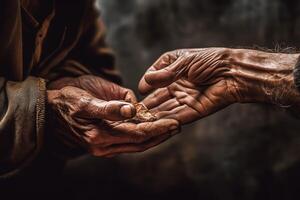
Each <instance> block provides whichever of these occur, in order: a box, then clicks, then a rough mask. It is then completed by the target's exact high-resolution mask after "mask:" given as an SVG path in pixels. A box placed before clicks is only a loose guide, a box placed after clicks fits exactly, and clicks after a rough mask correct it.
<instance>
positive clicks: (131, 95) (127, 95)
mask: <svg viewBox="0 0 300 200" xmlns="http://www.w3.org/2000/svg"><path fill="white" fill-rule="evenodd" d="M124 100H125V101H126V102H129V103H133V104H135V103H137V98H136V96H135V94H134V92H133V91H132V90H127V91H126V93H125V98H124Z"/></svg>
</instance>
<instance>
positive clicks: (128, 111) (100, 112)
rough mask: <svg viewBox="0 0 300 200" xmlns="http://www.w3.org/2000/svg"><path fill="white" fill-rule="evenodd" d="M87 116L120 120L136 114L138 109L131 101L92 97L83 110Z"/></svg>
mask: <svg viewBox="0 0 300 200" xmlns="http://www.w3.org/2000/svg"><path fill="white" fill-rule="evenodd" d="M83 113H84V115H85V117H88V118H95V119H106V120H111V121H120V120H126V119H130V118H132V117H134V116H135V114H136V109H135V107H134V106H133V105H132V104H131V103H127V102H123V101H103V100H99V99H92V100H91V102H90V103H89V104H88V105H87V106H85V108H84V111H83Z"/></svg>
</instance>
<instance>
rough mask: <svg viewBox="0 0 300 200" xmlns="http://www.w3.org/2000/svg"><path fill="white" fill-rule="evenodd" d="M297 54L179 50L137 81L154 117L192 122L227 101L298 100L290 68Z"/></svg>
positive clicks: (169, 53) (288, 101)
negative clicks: (145, 95) (154, 114)
mask: <svg viewBox="0 0 300 200" xmlns="http://www.w3.org/2000/svg"><path fill="white" fill-rule="evenodd" d="M298 57H299V54H281V53H266V52H262V51H255V50H247V49H227V48H207V49H183V50H176V51H172V52H168V53H166V54H164V55H163V56H161V57H160V58H159V59H158V60H157V61H156V62H155V63H154V64H153V65H152V66H151V67H150V68H149V69H148V71H147V72H146V74H145V75H144V76H143V78H142V79H141V81H140V84H139V90H140V92H141V93H143V94H146V93H150V92H152V91H153V90H155V89H157V88H159V89H158V90H156V91H154V92H153V93H152V94H150V95H149V96H148V97H147V98H145V100H144V103H145V105H146V106H147V107H148V108H151V109H152V111H153V112H156V113H157V114H156V115H157V116H158V117H159V118H173V119H176V120H179V121H180V122H181V123H189V122H193V121H195V120H197V119H200V118H202V117H205V116H207V115H210V114H212V113H214V112H216V111H218V110H220V109H222V108H224V107H226V106H228V105H230V104H232V103H236V102H239V103H248V102H264V103H274V104H278V105H287V106H289V105H293V104H296V103H299V102H300V101H299V99H300V98H299V94H298V92H297V90H296V88H295V86H294V83H293V68H294V66H295V64H296V62H297V59H298Z"/></svg>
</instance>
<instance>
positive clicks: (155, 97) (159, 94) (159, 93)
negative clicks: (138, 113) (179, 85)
mask: <svg viewBox="0 0 300 200" xmlns="http://www.w3.org/2000/svg"><path fill="white" fill-rule="evenodd" d="M172 97H173V96H172V95H171V93H170V92H169V90H168V89H167V88H160V89H157V90H155V91H154V92H153V93H151V94H150V95H148V96H147V97H146V98H145V99H143V101H142V103H143V104H144V105H145V106H146V107H147V108H148V109H152V108H153V107H156V106H158V105H160V104H161V103H163V102H165V101H167V100H169V99H171V98H172Z"/></svg>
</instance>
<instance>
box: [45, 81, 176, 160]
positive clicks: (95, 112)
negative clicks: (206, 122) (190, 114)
mask: <svg viewBox="0 0 300 200" xmlns="http://www.w3.org/2000/svg"><path fill="white" fill-rule="evenodd" d="M50 88H51V89H54V88H55V90H49V91H47V94H48V95H47V96H48V103H49V105H50V106H51V108H52V111H53V112H54V113H55V115H56V117H57V118H58V119H59V120H57V121H58V123H59V124H57V128H58V129H59V130H60V131H58V132H57V133H56V134H57V137H59V139H60V140H61V141H62V142H64V143H65V144H66V145H68V146H70V147H72V148H74V146H75V147H76V146H79V147H83V148H84V149H86V150H88V151H89V152H90V153H91V154H92V155H96V156H113V155H116V154H120V153H129V152H140V151H145V150H146V149H148V148H150V147H153V146H155V145H157V144H159V143H161V142H163V141H164V140H166V139H168V138H169V137H170V136H171V135H172V134H174V133H175V132H177V129H178V122H177V121H176V120H171V119H162V120H157V121H154V122H145V123H138V124H135V123H130V122H126V121H124V120H126V119H130V118H132V117H134V116H135V113H136V110H135V107H134V106H133V104H134V103H135V102H136V98H135V96H134V94H133V92H132V91H131V90H128V89H126V88H123V87H120V86H118V85H116V84H114V83H111V82H109V81H107V80H104V79H102V78H99V77H95V76H83V77H80V78H73V79H72V78H70V79H65V80H63V81H62V80H61V81H58V82H56V83H55V84H52V85H51V86H50Z"/></svg>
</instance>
